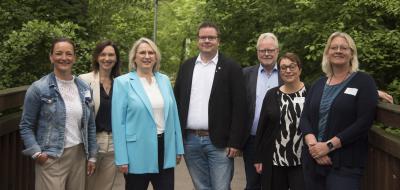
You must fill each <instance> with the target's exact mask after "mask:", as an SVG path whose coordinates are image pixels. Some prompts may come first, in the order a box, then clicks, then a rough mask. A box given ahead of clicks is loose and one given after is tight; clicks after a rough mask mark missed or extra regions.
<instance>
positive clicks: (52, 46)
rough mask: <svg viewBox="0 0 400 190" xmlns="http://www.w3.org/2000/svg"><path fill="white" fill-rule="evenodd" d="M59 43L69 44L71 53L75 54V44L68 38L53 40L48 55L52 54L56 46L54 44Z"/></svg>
mask: <svg viewBox="0 0 400 190" xmlns="http://www.w3.org/2000/svg"><path fill="white" fill-rule="evenodd" d="M60 42H67V43H69V44H71V45H72V50H73V53H74V54H75V43H74V42H73V41H72V40H71V39H69V38H65V37H60V38H56V39H54V40H53V42H52V43H51V49H50V55H52V54H53V51H54V47H55V46H56V44H57V43H60Z"/></svg>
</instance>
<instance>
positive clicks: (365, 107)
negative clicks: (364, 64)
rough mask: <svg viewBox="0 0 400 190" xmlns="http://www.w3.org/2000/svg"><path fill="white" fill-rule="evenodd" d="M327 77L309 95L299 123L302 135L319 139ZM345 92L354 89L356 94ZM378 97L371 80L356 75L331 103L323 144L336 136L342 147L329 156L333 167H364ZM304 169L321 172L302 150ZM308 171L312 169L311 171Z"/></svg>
mask: <svg viewBox="0 0 400 190" xmlns="http://www.w3.org/2000/svg"><path fill="white" fill-rule="evenodd" d="M326 81H327V77H322V78H320V79H319V80H318V81H317V82H316V83H315V84H314V85H313V86H312V87H311V89H310V90H309V91H308V93H307V97H306V102H305V104H304V109H303V114H302V116H301V120H300V126H299V127H300V129H301V131H302V133H303V135H304V136H305V135H307V134H314V135H315V136H316V137H317V136H318V123H319V107H320V102H321V97H322V93H323V90H324V86H325V84H326ZM348 88H349V89H350V88H353V89H357V93H356V94H354V93H353V94H352V93H349V91H346V90H348ZM377 103H378V94H377V89H376V85H375V82H374V80H373V79H372V78H371V77H370V76H369V75H367V74H365V73H362V72H357V73H355V75H354V76H353V78H351V79H350V81H349V82H348V83H347V85H346V86H345V87H344V88H343V89H342V90H341V92H340V93H339V94H338V95H337V96H336V98H335V99H334V100H333V102H332V105H331V108H330V110H329V115H328V119H327V127H326V133H325V137H324V139H323V141H327V140H329V139H331V138H332V137H334V136H336V137H338V138H339V139H340V141H341V143H342V147H341V148H339V149H337V150H334V151H332V152H331V153H329V156H330V158H331V161H332V164H333V167H342V166H344V167H364V166H365V165H366V162H367V154H368V131H369V129H370V128H371V126H372V123H373V121H374V118H375V109H376V105H377ZM302 158H303V167H305V168H306V169H312V168H313V167H316V166H317V168H320V167H319V166H318V165H317V164H316V162H315V161H314V159H313V158H312V157H311V155H310V154H309V152H308V147H307V146H304V149H303V153H302ZM310 167H311V168H310Z"/></svg>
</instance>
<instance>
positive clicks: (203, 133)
mask: <svg viewBox="0 0 400 190" xmlns="http://www.w3.org/2000/svg"><path fill="white" fill-rule="evenodd" d="M186 131H187V132H188V133H192V134H195V135H197V136H199V137H205V136H209V134H208V130H205V129H186Z"/></svg>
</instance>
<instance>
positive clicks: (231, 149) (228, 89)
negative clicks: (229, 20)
mask: <svg viewBox="0 0 400 190" xmlns="http://www.w3.org/2000/svg"><path fill="white" fill-rule="evenodd" d="M197 35H198V44H197V45H198V49H199V51H200V54H199V56H196V57H193V58H190V59H188V60H186V61H185V62H184V63H183V64H182V65H181V66H180V69H179V72H178V76H177V79H176V83H175V88H174V91H175V97H176V101H177V105H178V111H179V116H180V122H181V126H182V131H183V135H184V148H185V161H186V165H187V167H188V169H189V173H190V175H191V177H192V181H193V184H194V186H195V189H219V190H225V189H226V190H228V189H230V182H231V180H232V177H233V158H234V157H236V156H238V155H239V152H240V149H242V147H243V144H244V142H245V139H246V137H247V133H248V128H247V126H246V122H247V120H246V118H247V117H246V115H247V113H246V111H247V109H248V108H247V106H246V103H247V102H246V90H245V83H244V78H243V73H242V69H241V67H240V65H238V64H237V63H236V62H234V61H233V60H231V59H229V58H227V57H225V56H224V55H222V54H221V53H219V52H218V47H219V42H220V41H219V30H218V27H217V26H216V25H214V24H212V23H202V24H201V25H200V26H199V29H198V34H197Z"/></svg>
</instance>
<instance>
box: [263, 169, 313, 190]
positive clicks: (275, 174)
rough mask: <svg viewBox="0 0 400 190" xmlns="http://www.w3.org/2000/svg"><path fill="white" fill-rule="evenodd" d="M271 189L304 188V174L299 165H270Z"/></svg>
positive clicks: (301, 189)
mask: <svg viewBox="0 0 400 190" xmlns="http://www.w3.org/2000/svg"><path fill="white" fill-rule="evenodd" d="M271 182H272V184H271V187H272V188H271V189H273V190H288V189H290V190H304V189H305V185H304V176H303V170H302V167H301V165H300V166H272V180H271Z"/></svg>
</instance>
